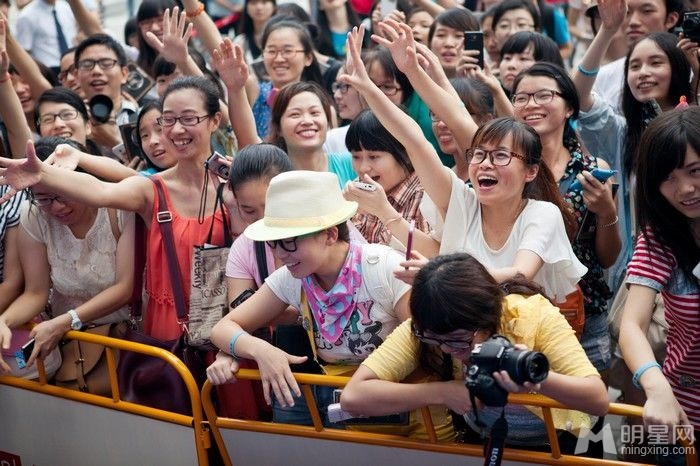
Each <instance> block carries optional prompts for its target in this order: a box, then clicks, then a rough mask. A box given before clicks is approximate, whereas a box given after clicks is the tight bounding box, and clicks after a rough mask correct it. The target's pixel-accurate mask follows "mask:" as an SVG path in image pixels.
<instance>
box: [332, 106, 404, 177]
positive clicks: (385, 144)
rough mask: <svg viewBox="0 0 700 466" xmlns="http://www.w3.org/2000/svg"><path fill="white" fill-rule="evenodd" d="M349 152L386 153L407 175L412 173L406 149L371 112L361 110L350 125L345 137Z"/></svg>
mask: <svg viewBox="0 0 700 466" xmlns="http://www.w3.org/2000/svg"><path fill="white" fill-rule="evenodd" d="M345 146H346V147H347V148H348V150H349V151H351V152H353V151H361V150H369V151H380V152H388V153H390V154H391V155H392V157H394V160H396V162H397V163H398V164H399V165H400V166H401V168H403V169H404V170H405V171H406V172H407V174H410V173H413V165H412V164H411V160H410V159H409V158H408V154H407V153H406V148H405V147H404V146H403V145H402V144H401V143H400V142H399V141H398V139H396V138H395V137H394V135H393V134H391V133H390V132H389V131H387V129H386V128H384V126H383V125H382V124H381V123H380V122H379V119H377V117H376V116H375V115H374V113H372V111H371V110H362V111H361V112H360V113H359V114H358V115H357V116H356V117H355V118H354V119H353V120H352V122H351V123H350V127H349V128H348V132H347V134H346V135H345Z"/></svg>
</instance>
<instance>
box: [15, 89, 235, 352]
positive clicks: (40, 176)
mask: <svg viewBox="0 0 700 466" xmlns="http://www.w3.org/2000/svg"><path fill="white" fill-rule="evenodd" d="M220 118H221V113H220V112H219V95H218V92H217V90H216V87H215V86H214V85H213V84H212V83H211V82H210V81H209V80H207V79H206V78H197V77H184V78H179V79H177V80H175V81H174V82H173V83H172V84H171V85H170V86H169V88H168V90H167V91H166V93H165V95H164V97H163V113H162V116H161V117H160V118H159V119H158V121H159V124H160V126H161V127H162V128H163V136H164V138H165V141H166V144H167V146H166V147H167V148H168V150H170V151H172V153H173V154H174V155H175V157H176V158H177V163H176V164H175V166H173V167H172V168H170V169H168V170H165V171H164V172H163V173H161V174H159V175H157V177H158V178H159V179H160V180H161V181H162V183H163V187H164V190H165V194H166V200H167V203H168V205H169V207H170V211H171V212H172V218H173V220H172V222H173V230H174V232H175V238H176V245H175V247H176V251H177V255H178V264H179V266H180V273H181V276H182V277H183V281H184V283H183V288H184V290H185V295H186V301H188V296H187V295H188V294H189V289H190V284H189V277H190V268H191V261H192V247H193V246H194V245H198V244H203V243H204V242H205V240H206V238H207V234H208V233H209V228H210V226H211V224H212V221H213V222H214V235H213V239H212V241H213V243H214V244H217V245H221V244H223V241H224V239H223V236H224V235H223V221H224V219H223V218H222V216H221V214H220V213H219V212H218V211H217V212H216V213H213V214H212V212H214V203H215V199H216V191H217V187H218V184H219V183H218V181H217V180H214V179H213V177H211V176H209V175H208V174H207V173H206V172H205V167H204V162H205V161H206V160H207V158H209V156H210V155H211V145H210V141H211V135H212V133H213V132H214V131H215V130H216V128H218V126H219V121H220ZM59 150H60V148H59ZM27 156H28V158H27V159H25V160H22V161H17V163H12V161H9V162H8V161H7V160H3V165H4V166H6V167H7V169H6V170H4V173H3V175H4V176H5V178H4V180H5V182H6V183H9V184H11V186H12V188H13V189H11V190H10V191H13V190H16V189H23V188H25V187H27V186H29V185H33V184H35V183H39V182H41V184H42V186H43V187H44V188H45V189H47V190H50V191H51V192H53V193H55V194H56V195H58V196H65V197H67V198H70V199H80V200H81V201H82V202H84V203H85V204H86V205H89V206H95V207H98V206H107V207H112V208H119V209H123V210H130V211H134V212H136V213H138V214H139V215H140V216H141V218H142V219H143V220H144V222H145V224H146V226H147V228H148V232H147V237H146V242H147V257H146V292H147V294H148V296H149V300H148V309H147V311H146V318H145V322H144V328H145V331H146V332H147V333H148V334H150V335H151V336H153V337H155V338H158V339H161V340H173V339H175V338H178V337H179V336H180V335H181V332H182V331H183V330H182V327H181V326H180V324H179V323H178V321H177V317H176V315H175V308H174V305H173V303H174V297H173V292H172V285H171V284H170V278H169V275H168V263H167V258H166V255H165V251H164V248H163V242H162V235H161V230H160V227H159V225H160V224H159V223H158V218H157V217H158V207H159V204H158V200H157V199H158V197H157V194H156V190H155V186H154V184H153V182H151V180H149V179H147V178H145V177H141V176H132V177H129V178H126V179H125V180H123V181H121V182H119V183H106V182H102V181H99V180H98V179H96V178H94V177H92V176H90V175H87V174H84V173H75V172H68V173H66V170H62V169H59V168H56V167H52V166H49V165H47V164H43V163H40V162H39V161H38V160H37V159H36V157H35V155H34V152H33V150H32V146H31V145H28V152H27ZM193 199H194V200H199V202H197V201H194V202H193ZM198 217H204V218H203V219H200V218H198ZM212 217H214V220H212Z"/></svg>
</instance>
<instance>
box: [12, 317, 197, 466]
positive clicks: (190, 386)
mask: <svg viewBox="0 0 700 466" xmlns="http://www.w3.org/2000/svg"><path fill="white" fill-rule="evenodd" d="M64 338H66V339H68V340H78V341H83V342H86V343H94V344H97V345H102V346H104V347H105V354H106V357H107V366H108V368H109V379H110V386H111V391H112V395H111V397H104V396H99V395H93V394H90V393H84V392H81V391H78V390H73V389H69V388H63V387H57V386H55V385H50V384H48V383H47V380H46V372H45V370H44V365H43V363H42V362H41V361H37V365H38V372H39V380H38V381H32V380H25V379H21V378H18V377H11V376H0V384H4V385H8V386H13V387H17V388H22V389H25V390H31V391H33V392H38V393H43V394H47V395H51V396H56V397H60V398H65V399H69V400H73V401H78V402H81V403H87V404H91V405H95V406H100V407H103V408H109V409H114V410H118V411H123V412H126V413H131V414H135V415H138V416H145V417H148V418H151V419H156V420H159V421H165V422H169V423H172V424H177V425H182V426H186V427H190V428H192V429H193V432H194V442H195V446H196V448H197V458H198V460H199V465H200V466H208V464H209V460H208V458H207V449H208V448H209V447H210V446H211V440H210V436H209V429H208V425H207V422H206V421H205V419H204V414H203V411H202V403H201V399H200V392H199V387H198V386H197V382H195V380H194V377H192V374H191V373H190V371H189V369H188V368H187V366H185V364H184V363H183V362H182V361H180V359H178V358H177V357H176V356H175V355H174V354H172V353H171V352H170V351H167V350H164V349H162V348H156V347H154V346H149V345H144V344H141V343H135V342H132V341H128V340H122V339H119V338H111V337H106V336H102V335H94V334H91V333H87V332H78V331H74V330H71V331H69V332H68V333H66V334H65V336H64ZM115 350H119V351H133V352H135V353H141V354H145V355H148V356H153V357H155V358H159V359H162V360H164V361H166V362H167V363H168V364H170V366H172V367H173V368H174V369H175V370H176V371H177V373H178V374H179V375H180V377H181V378H182V380H183V381H184V383H185V386H186V387H187V391H188V393H189V396H190V401H191V405H192V415H191V416H187V415H183V414H178V413H172V412H169V411H163V410H161V409H155V408H151V407H148V406H143V405H139V404H136V403H131V402H128V401H124V400H122V399H121V396H120V393H119V383H118V381H117V359H116V357H115ZM164 395H165V396H167V394H164Z"/></svg>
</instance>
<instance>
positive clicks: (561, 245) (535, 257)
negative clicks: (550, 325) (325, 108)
mask: <svg viewBox="0 0 700 466" xmlns="http://www.w3.org/2000/svg"><path fill="white" fill-rule="evenodd" d="M382 24H385V25H386V26H388V27H385V28H384V29H385V31H384V32H385V35H386V36H387V37H389V38H388V39H378V40H379V41H380V43H385V44H387V46H389V47H392V52H393V53H395V54H396V55H397V56H401V57H405V56H406V55H409V54H408V53H407V52H406V51H407V50H412V49H411V45H412V44H413V39H412V37H411V36H410V34H409V33H408V31H407V29H408V28H407V26H405V25H399V24H398V23H396V24H395V25H394V26H395V28H396V29H394V27H392V25H387V24H386V23H382ZM392 31H393V33H392ZM398 31H401V33H402V34H401V35H399V32H398ZM355 39H356V36H355V34H354V33H353V36H352V37H350V38H349V39H348V40H349V41H354V40H355ZM406 43H408V44H409V45H408V46H407V45H406ZM410 56H412V59H411V58H410ZM410 56H409V58H401V59H397V63H399V62H401V63H403V64H406V72H407V74H408V75H410V76H411V81H412V82H416V83H419V84H418V85H419V86H426V85H427V87H429V85H430V82H431V80H430V78H429V76H428V75H427V74H425V72H424V71H423V70H422V68H421V67H420V65H419V64H418V62H417V60H416V57H415V53H413V54H412V55H410ZM351 60H352V62H351ZM359 60H360V57H359V50H358V49H356V48H353V53H352V54H350V55H349V58H348V69H351V70H352V74H346V75H342V76H341V77H339V79H340V80H341V81H343V82H346V83H348V84H352V85H353V86H355V87H357V89H358V90H359V91H360V93H361V94H362V95H363V96H364V98H365V100H366V101H367V103H368V105H369V106H370V108H371V109H372V110H373V111H374V112H375V114H376V115H377V117H378V118H379V121H380V122H382V124H383V125H384V127H385V128H386V129H387V130H389V131H390V132H391V133H392V134H393V135H394V136H395V137H396V138H397V139H398V140H399V141H400V142H401V143H402V144H403V146H404V147H405V148H406V150H407V152H408V155H409V157H410V159H411V162H412V163H413V167H414V168H415V170H416V173H417V174H418V177H419V179H420V180H421V184H422V185H423V187H424V189H425V192H426V193H427V195H428V196H430V200H431V201H432V203H433V204H434V206H435V212H436V213H437V215H435V217H436V220H435V221H437V222H441V223H442V224H438V225H433V223H432V218H430V219H429V222H430V223H431V227H433V228H435V229H436V231H435V236H436V237H439V238H440V241H441V243H440V253H442V254H445V253H451V252H456V251H466V252H469V253H470V254H472V255H473V256H474V257H475V258H477V259H478V260H479V261H481V262H482V263H483V264H484V265H485V266H486V267H487V268H488V269H489V271H490V272H491V273H492V274H493V275H494V277H496V279H498V280H505V279H507V278H510V277H513V276H514V275H516V274H518V273H522V274H523V275H525V276H526V277H527V278H530V279H533V280H535V281H536V282H538V283H539V284H540V285H542V286H543V287H544V288H545V290H546V293H547V296H550V297H552V299H553V300H555V301H556V302H563V301H564V300H565V299H566V296H567V295H568V294H569V293H572V292H573V291H575V290H576V283H577V282H578V281H579V279H580V278H581V276H582V275H583V274H584V273H585V272H586V268H585V267H584V266H583V265H582V264H581V263H580V262H579V261H578V259H577V258H576V256H575V255H574V253H573V251H572V250H571V245H570V244H569V240H568V237H567V230H566V227H565V223H564V221H563V219H562V216H563V215H564V216H566V217H567V220H568V222H567V224H568V226H569V227H570V228H571V229H573V222H574V220H573V219H572V218H571V217H572V215H571V212H570V211H569V210H568V208H567V207H566V206H565V205H564V203H563V200H562V199H561V196H560V195H559V193H558V192H557V188H556V184H555V183H554V181H553V179H552V175H551V172H550V171H549V170H548V169H547V167H546V165H544V164H543V163H542V161H541V149H542V146H541V143H540V139H539V137H538V136H537V133H535V132H534V130H532V128H530V127H529V126H527V125H525V124H522V123H519V122H517V121H514V120H512V119H510V118H498V119H495V120H492V121H491V122H489V123H487V124H486V125H484V126H482V127H481V128H479V129H478V130H477V131H476V133H474V132H473V131H474V130H473V128H474V127H475V126H476V125H475V124H474V123H473V120H471V117H469V114H468V113H467V114H466V115H467V119H466V123H467V124H465V120H464V119H463V118H462V116H463V115H464V114H463V113H462V109H459V108H457V109H454V108H453V107H455V106H454V105H452V104H451V102H449V100H448V99H443V98H441V97H440V93H439V92H441V91H443V90H442V89H441V88H439V87H438V86H437V85H434V87H435V88H436V89H435V92H436V96H437V98H435V99H433V98H432V97H431V98H430V100H429V102H430V104H431V108H433V109H434V110H435V111H436V113H437V114H438V116H439V117H441V118H442V119H443V121H445V122H447V123H448V125H449V126H450V128H453V132H455V133H456V132H457V128H459V129H460V131H463V132H465V133H470V134H467V135H466V136H465V139H468V140H470V144H469V146H470V147H471V149H470V150H469V151H468V152H467V161H468V162H469V164H470V166H469V179H470V181H471V183H472V186H473V188H472V187H467V186H466V185H465V184H464V182H463V181H462V180H460V179H459V178H458V177H457V175H456V174H455V173H454V172H453V171H451V170H448V169H445V168H443V167H442V166H441V164H440V162H439V159H438V158H437V157H436V153H435V150H434V149H432V146H431V145H430V144H429V143H428V142H427V141H426V140H425V138H423V137H421V136H420V132H419V131H418V129H417V127H416V123H415V122H414V121H412V120H411V118H410V117H408V115H406V114H405V113H403V112H401V111H400V109H398V108H396V107H395V106H393V107H392V106H390V105H387V103H388V99H387V98H386V96H385V95H384V94H383V93H382V92H381V91H380V90H379V89H378V88H377V87H376V86H375V85H374V84H373V83H372V81H371V80H369V78H368V76H367V73H366V72H365V71H364V69H363V68H362V67H358V66H357V65H356V64H357V63H361V62H360V61H359ZM433 101H435V106H434V107H433ZM472 134H473V135H474V136H473V139H472V138H471V135H472ZM535 199H545V200H547V201H549V202H543V201H542V200H535ZM552 203H554V205H552ZM396 223H398V222H396ZM403 223H405V222H402V224H403ZM400 227H401V228H403V225H397V226H396V227H395V228H400ZM433 255H434V253H433Z"/></svg>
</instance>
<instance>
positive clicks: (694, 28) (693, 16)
mask: <svg viewBox="0 0 700 466" xmlns="http://www.w3.org/2000/svg"><path fill="white" fill-rule="evenodd" d="M683 35H684V36H685V37H687V38H688V39H690V40H692V41H693V42H697V43H700V11H689V12H687V13H684V14H683Z"/></svg>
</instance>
